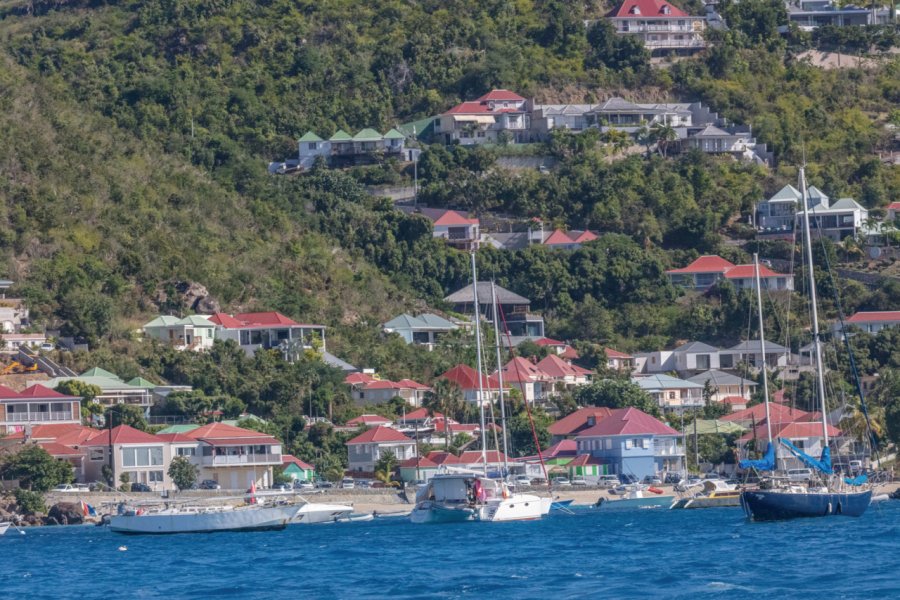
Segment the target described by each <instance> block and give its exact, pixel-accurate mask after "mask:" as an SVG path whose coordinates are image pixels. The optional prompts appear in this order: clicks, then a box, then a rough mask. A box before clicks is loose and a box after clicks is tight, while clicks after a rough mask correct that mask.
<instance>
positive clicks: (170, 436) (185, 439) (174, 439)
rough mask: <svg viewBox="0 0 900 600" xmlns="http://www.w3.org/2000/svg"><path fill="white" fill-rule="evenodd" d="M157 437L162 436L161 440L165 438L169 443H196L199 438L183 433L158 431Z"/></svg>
mask: <svg viewBox="0 0 900 600" xmlns="http://www.w3.org/2000/svg"><path fill="white" fill-rule="evenodd" d="M156 437H158V438H160V439H161V440H165V441H167V442H169V443H172V444H178V443H182V444H184V443H193V444H196V443H197V440H195V439H194V438H192V437H190V436H189V435H185V434H183V433H157V434H156Z"/></svg>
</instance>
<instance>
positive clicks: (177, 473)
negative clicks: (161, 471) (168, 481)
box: [168, 456, 198, 490]
mask: <svg viewBox="0 0 900 600" xmlns="http://www.w3.org/2000/svg"><path fill="white" fill-rule="evenodd" d="M168 474H169V477H171V478H172V481H173V482H174V483H175V487H177V488H178V489H179V490H189V489H191V486H193V485H194V484H195V483H197V475H198V470H197V467H196V466H195V465H194V464H192V463H191V461H189V460H188V459H187V457H184V456H176V457H175V458H173V459H172V462H171V463H169V470H168Z"/></svg>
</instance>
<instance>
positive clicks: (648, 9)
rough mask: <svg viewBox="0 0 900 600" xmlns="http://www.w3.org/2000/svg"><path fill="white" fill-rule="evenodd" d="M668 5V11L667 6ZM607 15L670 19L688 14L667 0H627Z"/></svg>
mask: <svg viewBox="0 0 900 600" xmlns="http://www.w3.org/2000/svg"><path fill="white" fill-rule="evenodd" d="M666 7H668V12H666V11H665V8H666ZM606 16H607V17H620V18H628V17H632V18H642V19H669V18H672V17H686V16H688V15H687V13H685V12H684V11H683V10H681V9H680V8H678V7H676V6H673V5H672V4H669V3H668V2H666V1H665V0H625V2H623V3H622V4H621V5H620V6H619V8H617V9H613V10H612V11H610V12H609V13H607V14H606Z"/></svg>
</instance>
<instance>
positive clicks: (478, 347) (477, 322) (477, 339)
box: [472, 250, 487, 477]
mask: <svg viewBox="0 0 900 600" xmlns="http://www.w3.org/2000/svg"><path fill="white" fill-rule="evenodd" d="M472 296H473V297H474V299H475V354H476V358H475V361H476V365H477V366H478V412H479V414H480V416H481V463H482V466H483V467H484V475H485V477H487V432H486V431H485V426H484V378H483V375H482V368H481V310H480V309H479V306H478V271H477V270H476V268H475V251H474V250H473V251H472Z"/></svg>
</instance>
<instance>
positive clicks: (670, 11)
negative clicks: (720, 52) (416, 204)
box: [606, 0, 706, 52]
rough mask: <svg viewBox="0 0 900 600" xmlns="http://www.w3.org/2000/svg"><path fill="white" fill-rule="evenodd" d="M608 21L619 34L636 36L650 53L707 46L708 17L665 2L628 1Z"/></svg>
mask: <svg viewBox="0 0 900 600" xmlns="http://www.w3.org/2000/svg"><path fill="white" fill-rule="evenodd" d="M606 18H607V19H609V20H610V21H611V22H612V24H613V26H614V27H615V28H616V33H617V34H619V35H631V36H635V37H637V38H638V39H640V40H641V42H643V44H644V46H645V47H646V48H647V49H648V50H650V51H651V52H655V51H673V50H675V51H696V50H700V49H702V48H705V47H706V41H705V40H704V38H703V31H704V30H705V29H706V18H705V17H694V16H691V15H689V14H687V13H686V12H684V11H683V10H681V9H679V8H678V7H676V6H674V5H673V4H670V3H669V2H666V0H625V1H624V2H622V4H620V5H619V6H618V7H617V8H615V9H613V10H612V11H611V12H609V13H607V15H606Z"/></svg>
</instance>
